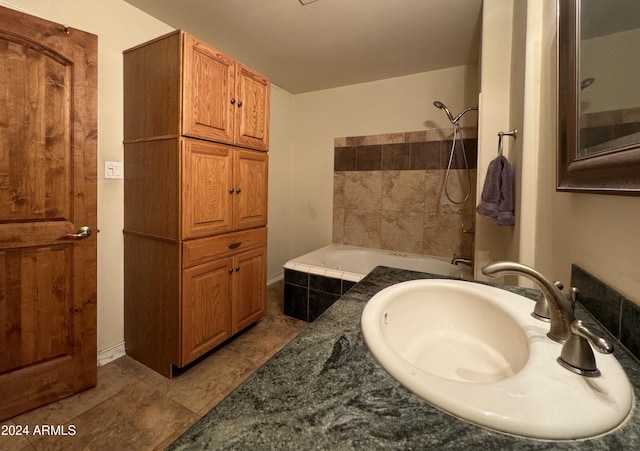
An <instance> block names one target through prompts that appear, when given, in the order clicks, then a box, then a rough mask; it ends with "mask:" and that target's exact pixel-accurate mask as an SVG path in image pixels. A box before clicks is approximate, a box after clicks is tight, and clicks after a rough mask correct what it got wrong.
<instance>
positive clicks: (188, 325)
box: [180, 258, 233, 366]
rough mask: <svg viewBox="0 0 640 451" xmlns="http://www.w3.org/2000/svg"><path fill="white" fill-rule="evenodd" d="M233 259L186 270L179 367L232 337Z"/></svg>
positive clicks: (184, 272) (183, 284)
mask: <svg viewBox="0 0 640 451" xmlns="http://www.w3.org/2000/svg"><path fill="white" fill-rule="evenodd" d="M232 273H233V270H232V259H231V258H224V259H220V260H215V261H213V262H210V263H204V264H202V265H198V266H194V267H193V268H189V269H185V270H183V276H182V324H181V331H180V336H181V339H182V346H181V349H182V353H181V357H180V366H184V365H186V364H187V363H189V362H192V361H193V360H195V359H196V358H198V357H200V356H201V355H202V354H204V353H205V352H207V351H209V350H210V349H212V348H213V347H214V346H216V345H218V344H220V343H222V342H223V341H224V340H226V339H227V338H229V337H230V336H231V305H230V303H231V278H232Z"/></svg>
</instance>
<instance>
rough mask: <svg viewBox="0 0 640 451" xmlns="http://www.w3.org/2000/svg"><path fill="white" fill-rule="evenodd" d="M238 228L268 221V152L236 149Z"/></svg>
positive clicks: (235, 221) (235, 224)
mask: <svg viewBox="0 0 640 451" xmlns="http://www.w3.org/2000/svg"><path fill="white" fill-rule="evenodd" d="M233 170H234V172H233V178H234V186H235V187H236V196H235V200H234V210H233V216H234V228H235V229H236V230H240V229H248V228H252V227H261V226H264V225H267V185H268V174H267V171H268V156H267V154H266V153H265V152H255V151H252V150H244V149H236V150H235V157H234V168H233Z"/></svg>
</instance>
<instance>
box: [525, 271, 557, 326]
mask: <svg viewBox="0 0 640 451" xmlns="http://www.w3.org/2000/svg"><path fill="white" fill-rule="evenodd" d="M553 284H554V285H555V286H556V288H557V289H558V290H560V291H562V289H563V288H564V285H563V284H562V282H560V281H559V280H556V281H555V282H553ZM531 316H533V317H534V318H536V319H539V320H540V321H544V322H546V323H549V322H551V313H550V312H549V302H548V301H547V298H546V297H545V295H544V294H543V295H542V296H540V298H539V299H538V300H537V301H536V306H535V307H534V308H533V313H531Z"/></svg>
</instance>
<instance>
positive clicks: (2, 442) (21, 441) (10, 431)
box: [0, 420, 33, 451]
mask: <svg viewBox="0 0 640 451" xmlns="http://www.w3.org/2000/svg"><path fill="white" fill-rule="evenodd" d="M22 426H24V425H22V424H20V423H15V422H14V421H12V420H7V421H1V422H0V432H1V433H0V450H2V451H21V450H23V449H24V450H31V449H33V447H32V446H31V445H30V444H29V440H28V439H27V436H26V435H24V434H23V432H22ZM17 428H20V429H17Z"/></svg>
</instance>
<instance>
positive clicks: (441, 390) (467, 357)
mask: <svg viewBox="0 0 640 451" xmlns="http://www.w3.org/2000/svg"><path fill="white" fill-rule="evenodd" d="M533 306H534V303H533V302H532V301H531V300H529V299H527V298H524V297H522V296H519V295H517V294H514V293H510V292H508V291H505V290H501V289H498V288H494V287H490V286H486V285H481V284H476V283H471V282H465V281H459V280H440V279H435V280H414V281H410V282H403V283H399V284H396V285H393V286H391V287H388V288H386V289H384V290H382V291H380V292H379V293H377V294H376V295H375V296H374V297H373V298H371V300H370V301H369V302H368V303H367V305H366V306H365V309H364V312H363V313H362V331H363V334H364V338H365V341H366V343H367V346H368V347H369V349H370V351H371V353H372V354H373V355H374V356H375V358H376V359H377V360H378V362H380V364H381V365H382V366H383V367H384V368H385V370H387V372H389V374H391V376H393V377H394V378H395V379H396V380H398V381H399V382H400V383H401V384H403V385H404V386H405V387H407V388H408V389H409V390H411V391H412V392H414V393H415V394H417V395H418V396H420V397H422V398H423V399H425V400H427V401H429V402H430V403H432V404H433V405H435V406H437V407H439V408H441V409H442V410H445V411H447V412H449V413H451V414H453V415H456V416H458V417H460V418H463V419H465V420H467V421H471V422H473V423H477V424H480V425H482V426H486V427H489V428H492V429H496V430H499V431H502V432H506V433H510V434H516V435H520V436H525V437H533V438H540V439H549V440H571V439H579V438H588V437H593V436H596V435H600V434H603V433H606V432H609V431H611V430H612V429H614V428H616V427H617V426H618V425H620V424H621V423H622V422H623V421H624V420H625V418H626V417H627V415H628V414H629V412H630V411H631V407H632V404H633V391H632V387H631V384H630V383H629V380H628V379H627V376H626V374H625V372H624V370H623V369H622V367H621V366H620V364H619V363H618V361H617V360H616V359H615V357H613V355H604V354H599V353H597V352H596V362H597V364H598V368H599V369H600V371H601V373H602V375H601V376H600V377H597V378H587V377H583V376H580V375H577V374H575V373H572V372H570V371H567V370H566V369H564V368H562V367H561V366H560V365H559V364H558V363H557V362H556V359H557V358H558V356H559V355H560V351H561V349H562V345H560V344H558V343H556V342H554V341H552V340H551V339H549V338H548V337H547V336H546V334H547V332H548V331H549V324H548V323H544V322H541V321H539V320H536V319H534V318H533V317H532V316H531V311H532V309H533Z"/></svg>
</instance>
